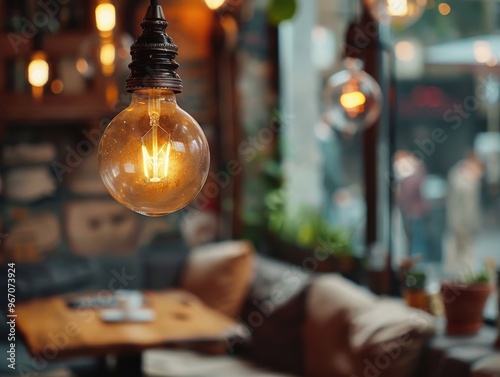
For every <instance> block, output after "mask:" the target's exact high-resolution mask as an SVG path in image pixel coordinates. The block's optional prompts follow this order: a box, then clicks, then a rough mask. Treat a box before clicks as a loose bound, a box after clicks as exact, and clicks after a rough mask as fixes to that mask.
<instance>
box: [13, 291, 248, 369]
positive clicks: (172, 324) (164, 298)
mask: <svg viewBox="0 0 500 377" xmlns="http://www.w3.org/2000/svg"><path fill="white" fill-rule="evenodd" d="M144 295H145V299H146V306H147V307H150V308H152V309H153V310H154V311H155V313H156V319H155V320H154V321H153V322H150V323H106V322H104V321H102V320H101V318H100V310H99V309H72V308H70V307H68V305H67V297H51V298H45V299H37V300H32V301H29V302H25V303H23V304H19V306H18V307H17V308H16V309H17V310H16V311H17V327H18V330H19V332H20V334H21V335H22V336H23V337H24V339H25V340H26V343H27V346H28V349H29V350H30V352H31V353H32V354H34V355H37V356H38V357H40V356H42V357H44V358H46V359H47V360H54V359H59V358H68V357H80V356H96V357H99V356H106V355H123V354H136V355H137V354H140V352H142V351H144V350H146V349H149V348H156V347H163V346H168V345H178V344H179V343H186V342H212V341H225V340H226V339H228V338H230V337H235V336H238V334H241V331H239V330H241V329H240V328H239V327H238V325H237V323H236V322H235V321H234V320H233V319H231V318H228V317H226V316H225V315H223V314H221V313H219V312H216V311H214V310H212V309H210V308H208V307H207V306H205V305H204V304H203V303H202V302H201V301H200V300H199V299H198V298H196V297H195V296H193V295H192V294H190V293H188V292H185V291H179V290H176V291H165V292H144ZM131 375H133V374H131Z"/></svg>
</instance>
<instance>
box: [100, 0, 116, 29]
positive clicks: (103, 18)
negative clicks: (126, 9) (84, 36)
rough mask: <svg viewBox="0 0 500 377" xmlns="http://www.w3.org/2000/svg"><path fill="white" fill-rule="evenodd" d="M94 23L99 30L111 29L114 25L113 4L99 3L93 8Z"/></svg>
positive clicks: (114, 13) (114, 11)
mask: <svg viewBox="0 0 500 377" xmlns="http://www.w3.org/2000/svg"><path fill="white" fill-rule="evenodd" d="M95 23H96V26H97V29H98V30H99V31H100V32H103V33H106V32H110V31H112V30H113V29H114V28H115V26H116V10H115V6H114V5H113V4H109V3H105V4H99V5H98V6H97V7H96V8H95Z"/></svg>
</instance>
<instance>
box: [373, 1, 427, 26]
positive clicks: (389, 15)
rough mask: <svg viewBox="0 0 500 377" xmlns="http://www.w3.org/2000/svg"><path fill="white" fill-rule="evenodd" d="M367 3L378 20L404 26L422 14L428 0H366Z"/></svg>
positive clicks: (413, 21)
mask: <svg viewBox="0 0 500 377" xmlns="http://www.w3.org/2000/svg"><path fill="white" fill-rule="evenodd" d="M365 4H366V6H367V7H368V9H369V10H370V13H371V15H372V17H373V18H375V19H376V20H377V21H378V22H380V23H384V24H391V25H392V26H394V27H396V28H404V27H407V26H409V25H411V24H413V23H415V22H416V21H417V20H418V19H419V18H420V17H421V16H422V14H423V13H424V11H425V9H426V7H427V0H365Z"/></svg>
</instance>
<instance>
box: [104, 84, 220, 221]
mask: <svg viewBox="0 0 500 377" xmlns="http://www.w3.org/2000/svg"><path fill="white" fill-rule="evenodd" d="M209 167H210V153H209V147H208V142H207V139H206V137H205V134H204V133H203V130H202V129H201V127H200V126H199V125H198V123H197V122H196V121H195V120H194V119H193V118H192V117H191V116H190V115H189V114H187V113H186V112H185V111H184V110H182V109H180V108H179V107H178V106H177V102H176V98H175V95H174V93H173V92H172V91H169V90H164V89H141V90H137V91H135V92H134V93H133V95H132V103H131V104H130V106H129V107H128V108H126V109H125V110H123V111H122V112H121V113H120V114H118V115H117V116H116V117H115V118H114V119H113V120H112V121H111V123H110V124H109V125H108V127H107V128H106V130H105V132H104V134H103V136H102V139H101V143H100V145H99V171H100V174H101V178H102V180H103V182H104V185H105V186H106V188H107V189H108V191H109V193H110V194H111V195H112V196H113V198H114V199H115V200H117V201H118V202H119V203H121V204H123V205H124V206H125V207H127V208H129V209H131V210H132V211H135V212H137V213H140V214H143V215H147V216H162V215H166V214H169V213H172V212H175V211H177V210H179V209H181V208H183V207H185V206H186V205H187V204H189V203H190V202H191V201H192V200H193V199H194V198H195V197H196V195H198V193H199V192H200V190H201V189H202V188H203V185H204V184H205V181H206V179H207V176H208V171H209Z"/></svg>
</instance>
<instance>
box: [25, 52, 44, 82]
mask: <svg viewBox="0 0 500 377" xmlns="http://www.w3.org/2000/svg"><path fill="white" fill-rule="evenodd" d="M45 59H46V58H45V55H44V54H43V53H37V54H35V55H34V56H33V59H32V60H31V62H30V64H29V66H28V81H29V83H30V84H31V85H32V86H35V87H42V86H44V85H45V84H47V81H49V63H47V61H46V60H45Z"/></svg>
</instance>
